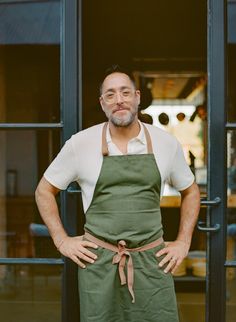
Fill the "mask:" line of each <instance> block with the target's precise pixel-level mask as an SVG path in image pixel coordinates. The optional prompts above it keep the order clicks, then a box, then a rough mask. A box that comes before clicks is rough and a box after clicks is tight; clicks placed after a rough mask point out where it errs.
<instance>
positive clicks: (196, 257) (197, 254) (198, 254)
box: [186, 250, 206, 270]
mask: <svg viewBox="0 0 236 322" xmlns="http://www.w3.org/2000/svg"><path fill="white" fill-rule="evenodd" d="M186 259H187V264H186V266H187V269H191V270H193V268H194V267H193V266H194V264H197V263H203V264H204V265H206V251H203V250H194V251H190V252H189V253H188V256H187V258H186ZM204 265H203V266H204Z"/></svg>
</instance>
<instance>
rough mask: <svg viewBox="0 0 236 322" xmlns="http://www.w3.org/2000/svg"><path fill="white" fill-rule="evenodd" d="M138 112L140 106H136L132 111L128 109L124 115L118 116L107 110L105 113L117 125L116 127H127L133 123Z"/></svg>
mask: <svg viewBox="0 0 236 322" xmlns="http://www.w3.org/2000/svg"><path fill="white" fill-rule="evenodd" d="M137 112H138V107H136V108H134V109H133V110H132V111H130V110H129V111H127V113H126V114H125V115H123V116H120V117H119V116H116V115H115V113H114V114H113V113H112V112H110V111H106V112H105V114H106V116H107V118H108V120H109V121H110V122H111V123H112V124H113V125H115V126H116V127H127V126H129V125H130V124H132V123H133V122H134V120H135V118H136V115H137Z"/></svg>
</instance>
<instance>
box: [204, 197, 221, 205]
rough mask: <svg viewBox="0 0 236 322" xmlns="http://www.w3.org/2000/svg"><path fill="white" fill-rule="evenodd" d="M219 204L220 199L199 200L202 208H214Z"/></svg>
mask: <svg viewBox="0 0 236 322" xmlns="http://www.w3.org/2000/svg"><path fill="white" fill-rule="evenodd" d="M220 203H221V199H220V197H215V199H213V200H207V198H201V205H202V206H209V207H216V206H218V205H219V204H220Z"/></svg>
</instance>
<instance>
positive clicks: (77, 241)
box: [59, 236, 98, 268]
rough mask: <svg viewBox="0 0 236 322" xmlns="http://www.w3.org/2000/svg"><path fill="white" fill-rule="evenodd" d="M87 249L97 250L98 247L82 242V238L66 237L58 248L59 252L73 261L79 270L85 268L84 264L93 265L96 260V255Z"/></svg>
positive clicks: (88, 242) (85, 241)
mask: <svg viewBox="0 0 236 322" xmlns="http://www.w3.org/2000/svg"><path fill="white" fill-rule="evenodd" d="M88 248H94V249H97V248H98V246H97V245H96V244H95V243H92V242H90V241H87V240H83V236H77V237H67V238H66V240H65V241H64V243H63V244H62V245H61V247H60V249H59V250H60V252H61V253H62V254H63V255H64V256H66V257H69V258H70V259H71V260H73V261H74V262H75V263H76V264H77V265H78V266H80V267H81V268H85V267H86V265H85V263H84V262H87V263H90V264H93V263H94V262H95V260H96V259H97V255H96V254H94V253H93V252H92V251H90V250H89V249H88Z"/></svg>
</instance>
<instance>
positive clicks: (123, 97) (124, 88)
mask: <svg viewBox="0 0 236 322" xmlns="http://www.w3.org/2000/svg"><path fill="white" fill-rule="evenodd" d="M139 103H140V92H139V91H138V90H135V87H134V84H133V83H132V82H131V80H130V79H129V77H128V76H127V75H126V74H123V73H112V74H110V75H108V76H107V77H106V78H105V80H104V82H103V85H102V95H101V96H100V104H101V106H102V109H103V111H104V112H105V114H106V116H107V118H108V120H109V121H110V122H112V123H113V124H114V125H115V126H119V127H125V126H128V125H130V124H131V123H133V121H134V120H135V118H136V117H137V113H138V106H139Z"/></svg>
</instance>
